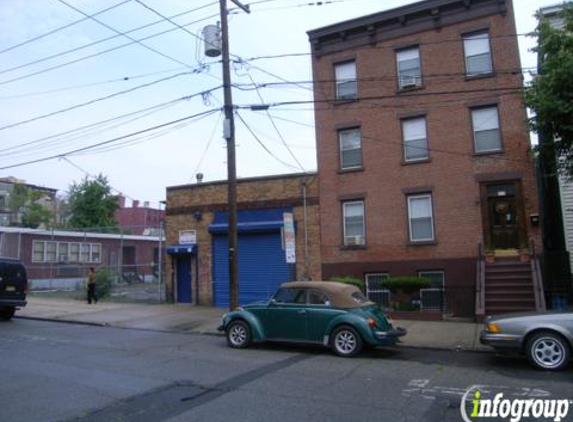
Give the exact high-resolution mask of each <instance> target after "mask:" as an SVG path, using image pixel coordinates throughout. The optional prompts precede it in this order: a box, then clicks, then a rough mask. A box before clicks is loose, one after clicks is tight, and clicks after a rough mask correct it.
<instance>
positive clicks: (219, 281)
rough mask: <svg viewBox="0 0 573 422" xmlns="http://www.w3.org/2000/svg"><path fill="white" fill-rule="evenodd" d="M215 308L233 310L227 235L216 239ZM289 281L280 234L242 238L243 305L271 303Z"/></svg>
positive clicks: (214, 264)
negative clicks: (267, 301)
mask: <svg viewBox="0 0 573 422" xmlns="http://www.w3.org/2000/svg"><path fill="white" fill-rule="evenodd" d="M213 272H214V274H213V278H214V302H215V306H220V307H228V306H229V252H228V240H227V235H215V236H213ZM288 280H289V267H288V264H287V263H286V258H285V252H284V250H283V248H282V239H281V234H280V231H278V230H276V231H272V232H264V233H240V234H239V302H240V303H241V304H245V303H250V302H255V301H259V300H267V299H268V298H269V297H270V296H271V295H272V294H273V293H275V291H276V290H277V289H278V287H279V285H280V284H281V283H284V282H286V281H288Z"/></svg>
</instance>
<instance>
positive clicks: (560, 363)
mask: <svg viewBox="0 0 573 422" xmlns="http://www.w3.org/2000/svg"><path fill="white" fill-rule="evenodd" d="M526 352H527V356H528V358H529V362H531V363H532V364H533V365H534V366H536V367H537V368H539V369H545V370H549V371H559V370H561V369H564V368H565V367H566V366H567V365H568V364H569V359H570V358H571V349H570V347H569V344H568V343H567V340H565V339H564V338H563V337H561V336H560V335H558V334H555V333H552V332H549V331H543V332H540V333H536V334H534V335H533V336H532V337H531V338H530V339H529V340H528V341H527V345H526Z"/></svg>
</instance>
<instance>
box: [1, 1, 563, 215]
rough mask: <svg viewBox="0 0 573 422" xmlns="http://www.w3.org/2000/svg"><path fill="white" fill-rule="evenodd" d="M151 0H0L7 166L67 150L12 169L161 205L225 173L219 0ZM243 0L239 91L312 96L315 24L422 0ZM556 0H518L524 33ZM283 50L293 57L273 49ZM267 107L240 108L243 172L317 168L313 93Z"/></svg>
mask: <svg viewBox="0 0 573 422" xmlns="http://www.w3.org/2000/svg"><path fill="white" fill-rule="evenodd" d="M64 2H65V3H67V5H66V4H64ZM141 3H143V4H141ZM141 3H140V2H138V1H136V0H97V1H96V0H25V1H23V0H0V33H1V34H2V37H1V38H0V167H7V166H12V165H18V164H21V163H26V162H30V161H34V160H42V159H44V158H47V157H54V156H60V158H55V159H50V160H47V161H42V162H38V163H34V164H28V165H23V166H18V167H14V168H9V169H4V170H0V177H5V176H15V177H18V178H21V179H24V180H26V181H27V182H28V183H31V184H37V185H43V186H47V187H51V188H56V189H59V190H61V191H66V190H67V188H68V186H69V185H70V184H71V183H72V182H73V181H79V180H80V179H82V178H83V177H84V176H85V175H86V174H91V175H96V174H98V173H103V174H104V175H106V176H107V177H108V179H109V181H110V184H111V185H112V186H113V187H114V189H116V190H117V191H120V192H122V193H123V194H124V195H126V196H127V197H128V198H132V199H139V200H142V201H151V203H152V205H154V206H157V203H158V201H159V200H162V199H164V197H165V188H166V187H167V186H174V185H180V184H187V183H191V182H194V181H195V174H196V173H197V172H201V173H203V174H204V175H205V178H204V181H212V180H222V179H225V178H226V174H227V165H226V149H225V143H224V141H223V139H222V123H221V119H222V118H221V113H220V112H219V111H218V109H219V108H220V107H221V105H222V101H223V93H222V89H221V88H220V87H221V85H222V81H221V66H220V64H219V63H217V60H218V59H217V58H215V59H211V58H207V57H205V56H204V54H203V46H202V43H201V41H200V37H201V36H202V35H201V30H202V28H203V27H204V26H205V25H208V24H215V23H216V22H217V20H218V17H217V16H218V13H219V6H218V0H216V1H213V0H186V1H184V0H141ZM228 3H229V7H231V6H232V3H231V2H230V1H229V2H228ZM243 3H244V4H250V5H251V10H252V13H251V14H248V15H247V14H245V13H243V12H240V11H238V10H235V11H234V12H233V13H232V14H231V16H230V21H229V22H230V34H231V52H232V54H234V55H236V56H240V57H241V58H242V59H243V60H244V64H242V65H235V66H234V68H233V72H232V79H233V83H235V84H240V85H241V86H240V88H241V89H235V90H234V91H233V96H234V98H233V99H234V102H235V103H236V104H239V105H249V104H260V103H263V102H264V103H275V102H284V101H310V100H312V91H311V84H310V83H308V82H309V81H310V80H311V66H310V56H309V55H308V53H309V51H310V46H309V43H308V38H307V35H306V31H308V30H310V29H314V28H318V27H321V26H325V25H329V24H332V23H336V22H339V21H343V20H347V19H351V18H355V17H359V16H362V15H367V14H371V13H376V12H379V11H382V10H387V9H392V8H394V7H398V6H402V5H405V4H409V3H414V2H413V1H405V0H385V1H381V0H332V1H330V2H328V1H323V2H322V3H323V4H322V5H317V4H316V3H317V2H312V0H311V1H304V0H253V1H247V0H244V1H243ZM319 3H320V2H319ZM555 3H556V1H555V0H514V7H515V14H516V22H517V32H518V34H526V33H528V32H531V31H532V30H533V29H534V27H535V19H534V17H533V14H534V13H535V11H536V10H537V9H539V8H540V7H543V6H547V5H553V4H555ZM70 6H71V7H70ZM145 6H148V7H147V8H146V7H145ZM74 9H76V10H74ZM105 9H109V10H107V11H105V12H103V13H100V14H97V15H96V16H93V19H96V20H98V21H99V22H96V21H94V20H93V19H87V18H85V16H84V15H82V14H81V12H83V13H85V14H87V15H93V14H96V13H98V12H100V11H103V10H105ZM150 9H153V10H154V11H155V12H157V13H159V14H160V15H163V16H167V17H172V16H175V15H179V14H181V15H180V16H177V17H173V18H172V21H173V22H174V23H175V24H174V23H171V22H169V21H166V20H163V19H162V18H161V17H160V16H159V15H158V14H156V13H154V12H153V10H150ZM185 12H189V13H185ZM184 13H185V14H184ZM81 19H84V20H82V21H81V22H79V23H76V24H74V25H71V26H69V27H67V28H65V29H62V30H59V31H56V32H53V33H51V34H49V35H46V36H44V37H41V38H38V37H39V36H41V35H44V34H46V33H48V32H51V31H54V30H56V29H58V28H60V27H62V26H65V25H69V24H72V23H73V22H75V21H78V20H81ZM155 22H158V23H155ZM154 23H155V24H154ZM188 24H190V25H188ZM142 26H146V27H145V28H141V29H138V30H134V29H136V28H140V27H142ZM178 26H179V27H178ZM181 26H183V27H184V28H185V29H186V30H183V29H181V28H180V27H181ZM118 33H119V34H118ZM121 33H123V35H120V34H121ZM159 33H163V34H161V35H157V34H159ZM35 38H38V39H35ZM143 38H146V39H145V40H143V41H140V42H139V43H137V42H134V40H141V39H143ZM518 39H519V44H520V50H521V51H520V52H521V61H522V67H523V68H525V69H527V68H534V67H535V64H536V58H535V56H534V55H533V54H532V53H530V52H529V51H528V50H529V49H530V48H531V47H532V46H533V43H534V40H533V39H531V38H528V37H525V36H522V35H519V37H518ZM142 44H143V45H142ZM107 50H109V51H107ZM295 54H301V55H300V56H296V55H295ZM280 55H287V57H273V58H264V57H266V56H280ZM291 55H292V56H291ZM88 56H89V58H86V57H88ZM285 81H289V82H299V83H298V84H295V85H288V84H282V83H281V82H285ZM276 82H279V84H275V85H267V86H266V87H261V88H259V89H258V90H255V89H252V85H253V84H268V83H276ZM186 97H188V98H186ZM210 111H212V112H210ZM269 114H270V117H269V115H268V114H267V113H266V112H264V111H258V112H254V111H250V110H240V111H239V115H238V116H237V118H236V126H237V145H238V146H237V173H238V176H239V177H250V176H260V175H268V174H282V173H291V172H302V171H303V169H304V170H306V171H314V170H316V151H315V145H314V139H315V136H314V127H313V124H314V116H313V112H312V105H311V104H302V105H291V106H281V107H273V108H271V109H270V110H269ZM192 116H197V117H195V118H191V117H192ZM184 118H189V119H187V120H182V121H181V122H179V123H177V124H172V125H168V126H162V127H159V128H157V129H156V130H148V129H150V128H153V127H155V126H161V125H164V124H166V123H169V122H173V121H176V120H178V119H184ZM82 128H83V129H82ZM138 132H141V133H139V134H138V135H135V136H128V135H131V134H134V133H138ZM251 132H253V133H254V134H255V135H256V137H257V138H258V140H257V139H255V137H254V136H253V134H252V133H251ZM259 142H260V143H259ZM261 143H262V144H263V145H264V147H263V146H262V145H261ZM98 144H101V145H99V146H96V147H93V146H94V145H98ZM285 144H286V145H288V148H287V147H286V146H285ZM78 150H79V151H78ZM73 151H77V152H73ZM70 152H73V153H71V154H68V153H70ZM61 156H65V158H62V157H61Z"/></svg>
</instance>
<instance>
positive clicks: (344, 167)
mask: <svg viewBox="0 0 573 422" xmlns="http://www.w3.org/2000/svg"><path fill="white" fill-rule="evenodd" d="M348 133H358V141H359V146H358V147H357V148H352V149H350V148H346V149H344V148H343V142H342V138H343V136H344V135H345V134H348ZM338 148H339V150H340V168H341V169H342V170H347V169H359V168H362V166H363V163H364V160H363V154H362V130H361V129H360V128H357V127H356V128H348V129H340V130H339V131H338ZM356 150H358V151H359V152H360V163H359V164H356V165H345V164H344V153H345V152H346V151H356Z"/></svg>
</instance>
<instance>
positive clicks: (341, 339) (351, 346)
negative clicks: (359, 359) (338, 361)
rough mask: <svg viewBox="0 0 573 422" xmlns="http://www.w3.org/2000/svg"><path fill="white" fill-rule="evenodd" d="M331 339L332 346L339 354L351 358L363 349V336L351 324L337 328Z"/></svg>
mask: <svg viewBox="0 0 573 422" xmlns="http://www.w3.org/2000/svg"><path fill="white" fill-rule="evenodd" d="M330 339H331V340H330V348H331V349H332V351H333V352H334V353H335V354H337V355H338V356H342V357H345V358H349V357H352V356H355V355H357V354H358V353H360V351H361V350H362V338H361V337H360V334H358V332H357V331H356V330H355V329H354V328H352V327H350V326H342V327H339V328H337V329H336V330H334V332H333V333H332V336H331V338H330Z"/></svg>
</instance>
